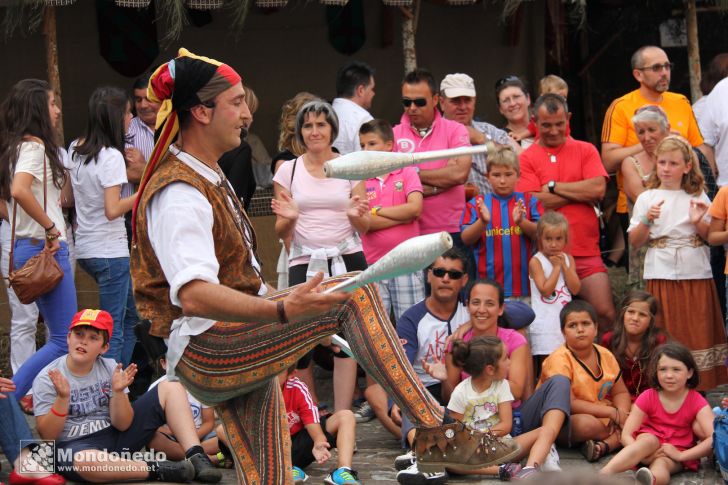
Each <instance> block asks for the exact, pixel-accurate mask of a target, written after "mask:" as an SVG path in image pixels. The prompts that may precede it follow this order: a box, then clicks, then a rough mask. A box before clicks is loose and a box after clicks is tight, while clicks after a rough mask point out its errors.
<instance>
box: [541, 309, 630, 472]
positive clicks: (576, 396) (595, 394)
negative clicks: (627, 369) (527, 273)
mask: <svg viewBox="0 0 728 485" xmlns="http://www.w3.org/2000/svg"><path fill="white" fill-rule="evenodd" d="M559 319H560V322H561V331H562V332H563V334H564V338H565V340H566V342H565V343H564V345H562V346H561V347H559V348H558V349H556V351H554V353H552V354H551V355H550V356H548V357H547V358H546V360H544V362H543V366H542V368H541V380H540V381H539V382H540V383H543V382H545V381H546V380H547V379H548V378H550V377H552V376H555V375H563V376H566V377H567V378H568V379H569V380H570V381H571V436H570V440H569V441H570V443H569V444H576V443H584V445H583V446H582V448H581V452H582V454H583V455H584V457H585V458H586V459H587V461H589V462H594V461H597V460H599V459H600V458H601V457H603V456H605V455H606V454H608V453H609V452H610V451H613V450H616V449H617V448H619V446H620V441H619V430H620V429H622V427H623V426H624V423H625V421H626V419H627V416H628V415H629V410H630V405H631V400H630V398H629V392H627V387H626V386H625V385H624V380H623V379H622V378H621V370H620V368H619V363H618V362H617V359H616V358H615V357H614V355H612V353H611V352H610V351H609V350H607V349H605V348H604V347H601V346H599V345H596V344H594V339H595V338H596V336H597V313H596V310H594V307H592V306H591V305H590V304H589V303H587V302H586V301H583V300H574V301H572V302H570V303H568V304H567V305H566V306H564V308H563V309H562V310H561V314H560V315H559Z"/></svg>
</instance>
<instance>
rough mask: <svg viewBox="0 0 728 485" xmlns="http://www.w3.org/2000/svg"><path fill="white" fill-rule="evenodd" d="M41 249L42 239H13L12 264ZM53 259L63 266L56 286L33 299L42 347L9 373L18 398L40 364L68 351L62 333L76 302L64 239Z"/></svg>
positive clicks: (30, 383)
mask: <svg viewBox="0 0 728 485" xmlns="http://www.w3.org/2000/svg"><path fill="white" fill-rule="evenodd" d="M42 249H43V241H39V240H37V239H17V240H16V241H15V254H14V255H13V259H14V261H13V266H14V267H15V269H18V268H20V267H22V266H23V265H24V264H25V263H26V261H28V260H29V259H30V258H31V257H33V256H35V255H36V254H38V253H40V251H41V250H42ZM55 259H56V261H57V262H58V264H59V265H60V266H61V270H63V279H62V280H61V282H60V283H59V284H58V286H56V287H55V288H53V289H52V290H51V291H49V292H48V293H46V294H45V295H41V296H40V297H38V299H37V300H36V301H35V303H36V305H38V310H40V314H41V315H43V320H44V321H45V323H46V326H47V327H48V340H47V341H46V344H45V345H44V346H43V347H41V348H40V349H39V350H38V351H37V352H36V353H35V354H33V356H32V357H30V358H29V359H28V360H26V361H25V363H24V364H23V365H22V366H20V369H18V372H16V373H15V375H14V376H13V382H14V383H15V387H16V390H15V395H16V397H17V398H18V399H20V398H22V397H23V396H25V395H26V394H27V392H28V390H29V389H30V388H31V386H32V385H33V379H35V376H37V375H38V373H39V372H40V371H41V370H43V367H45V366H46V365H48V364H50V363H51V362H52V361H53V360H55V359H57V358H58V357H60V356H62V355H64V354H67V353H68V343H67V342H66V336H67V335H68V326H69V325H70V324H71V320H73V315H75V314H76V312H77V311H78V302H77V301H76V285H75V284H74V282H73V272H72V271H71V265H70V263H69V261H68V245H67V244H66V243H65V242H61V249H59V250H58V252H57V253H56V255H55Z"/></svg>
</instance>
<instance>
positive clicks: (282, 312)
mask: <svg viewBox="0 0 728 485" xmlns="http://www.w3.org/2000/svg"><path fill="white" fill-rule="evenodd" d="M276 311H277V312H278V322H279V323H288V317H287V316H286V305H285V303H283V300H278V301H277V302H276Z"/></svg>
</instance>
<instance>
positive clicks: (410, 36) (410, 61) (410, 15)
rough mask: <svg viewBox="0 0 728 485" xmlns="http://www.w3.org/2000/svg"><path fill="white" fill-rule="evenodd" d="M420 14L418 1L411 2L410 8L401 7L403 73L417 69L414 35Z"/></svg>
mask: <svg viewBox="0 0 728 485" xmlns="http://www.w3.org/2000/svg"><path fill="white" fill-rule="evenodd" d="M419 14H420V0H415V1H414V2H412V6H411V7H402V15H404V20H403V21H402V53H403V56H404V72H405V74H407V73H408V72H410V71H413V70H414V69H417V49H416V43H415V35H416V34H417V18H418V17H419Z"/></svg>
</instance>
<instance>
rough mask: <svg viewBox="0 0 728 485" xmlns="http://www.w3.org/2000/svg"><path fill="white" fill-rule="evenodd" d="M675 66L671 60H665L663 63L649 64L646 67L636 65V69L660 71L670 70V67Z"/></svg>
mask: <svg viewBox="0 0 728 485" xmlns="http://www.w3.org/2000/svg"><path fill="white" fill-rule="evenodd" d="M673 67H675V64H674V63H672V62H666V63H664V64H653V65H651V66H647V67H637V68H636V69H637V70H638V71H652V72H655V73H657V72H660V71H662V70H663V69H664V70H666V71H672V68H673Z"/></svg>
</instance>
